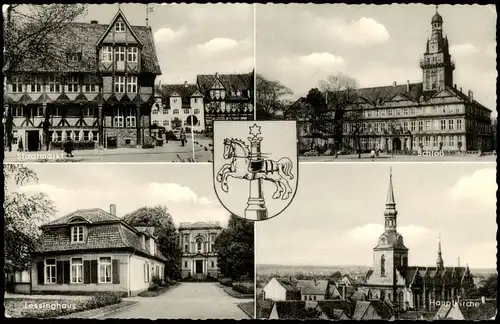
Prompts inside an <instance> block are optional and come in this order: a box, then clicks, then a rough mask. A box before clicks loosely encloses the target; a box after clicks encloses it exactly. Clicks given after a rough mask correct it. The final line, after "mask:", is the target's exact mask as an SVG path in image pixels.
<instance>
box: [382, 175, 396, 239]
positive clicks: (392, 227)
mask: <svg viewBox="0 0 500 324" xmlns="http://www.w3.org/2000/svg"><path fill="white" fill-rule="evenodd" d="M384 216H385V230H386V231H396V228H397V224H396V220H397V216H398V211H397V210H396V201H395V200H394V188H393V186H392V167H391V169H390V173H389V189H388V190H387V200H386V202H385V211H384Z"/></svg>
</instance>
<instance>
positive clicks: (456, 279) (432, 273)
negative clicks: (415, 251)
mask: <svg viewBox="0 0 500 324" xmlns="http://www.w3.org/2000/svg"><path fill="white" fill-rule="evenodd" d="M385 205H386V209H385V212H384V218H385V231H384V233H382V235H381V236H380V237H379V239H378V243H377V245H376V246H375V248H374V249H373V268H372V269H371V270H369V271H368V273H367V275H366V278H365V281H364V282H363V283H362V284H361V285H360V287H359V288H358V291H360V292H363V293H364V294H365V295H366V296H367V297H368V299H382V300H386V301H388V302H389V303H390V304H392V305H394V307H395V308H396V309H400V310H423V309H426V310H436V309H438V308H439V305H440V303H441V302H443V301H455V300H457V299H459V298H462V297H463V296H464V291H465V289H466V288H467V287H469V286H471V285H473V278H472V274H471V272H470V270H469V266H468V265H467V266H466V267H460V266H457V267H454V266H451V267H445V266H444V261H443V257H442V253H441V242H439V243H438V250H437V259H436V265H435V266H409V265H408V256H409V253H408V251H409V249H408V248H407V247H406V246H405V244H404V241H403V236H402V235H401V234H400V233H398V230H397V216H398V211H397V210H396V201H395V199H394V190H393V185H392V171H391V174H390V177H389V190H388V193H387V201H386V204H385ZM436 301H439V302H438V303H436Z"/></svg>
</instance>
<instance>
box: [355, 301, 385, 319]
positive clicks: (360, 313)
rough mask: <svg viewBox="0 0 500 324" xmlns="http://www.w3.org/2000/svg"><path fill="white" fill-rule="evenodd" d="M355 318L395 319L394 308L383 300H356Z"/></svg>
mask: <svg viewBox="0 0 500 324" xmlns="http://www.w3.org/2000/svg"><path fill="white" fill-rule="evenodd" d="M352 319H353V320H357V321H360V320H390V319H393V314H392V310H391V309H390V308H389V306H388V305H386V304H384V302H383V301H381V300H370V301H359V300H358V301H356V308H355V309H354V314H353V315H352Z"/></svg>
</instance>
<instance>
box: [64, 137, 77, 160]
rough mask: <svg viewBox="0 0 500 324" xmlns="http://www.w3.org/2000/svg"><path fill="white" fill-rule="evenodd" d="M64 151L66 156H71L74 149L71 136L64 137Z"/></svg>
mask: <svg viewBox="0 0 500 324" xmlns="http://www.w3.org/2000/svg"><path fill="white" fill-rule="evenodd" d="M63 148H64V152H65V153H66V157H73V150H74V149H75V145H74V143H73V140H72V139H71V137H68V138H67V139H66V142H64V144H63Z"/></svg>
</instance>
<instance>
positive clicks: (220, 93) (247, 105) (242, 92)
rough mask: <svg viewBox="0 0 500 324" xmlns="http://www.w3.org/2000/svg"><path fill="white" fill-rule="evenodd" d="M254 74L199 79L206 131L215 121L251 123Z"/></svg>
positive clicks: (216, 74)
mask: <svg viewBox="0 0 500 324" xmlns="http://www.w3.org/2000/svg"><path fill="white" fill-rule="evenodd" d="M254 80H255V74H254V71H252V72H251V73H246V74H219V73H215V74H207V75H198V76H197V78H196V84H197V85H198V89H199V91H200V92H201V94H202V95H203V98H204V99H203V104H204V105H205V129H206V130H207V131H209V132H212V131H213V121H214V119H222V120H254V100H253V99H254Z"/></svg>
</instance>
